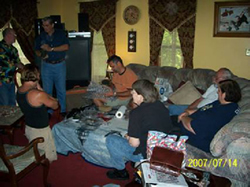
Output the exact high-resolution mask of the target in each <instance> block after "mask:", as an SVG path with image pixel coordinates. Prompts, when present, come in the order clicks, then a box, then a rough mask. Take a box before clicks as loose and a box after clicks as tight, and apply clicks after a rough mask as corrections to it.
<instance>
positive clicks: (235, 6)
mask: <svg viewBox="0 0 250 187" xmlns="http://www.w3.org/2000/svg"><path fill="white" fill-rule="evenodd" d="M213 36H214V37H250V1H231V2H215V7H214V35H213Z"/></svg>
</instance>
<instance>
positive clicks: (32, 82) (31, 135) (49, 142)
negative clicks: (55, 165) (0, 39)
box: [16, 64, 59, 162]
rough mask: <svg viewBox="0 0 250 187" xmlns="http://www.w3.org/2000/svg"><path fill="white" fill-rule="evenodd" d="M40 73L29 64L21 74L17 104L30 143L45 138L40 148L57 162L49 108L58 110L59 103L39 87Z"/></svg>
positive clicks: (50, 158)
mask: <svg viewBox="0 0 250 187" xmlns="http://www.w3.org/2000/svg"><path fill="white" fill-rule="evenodd" d="M39 80H40V73H39V71H38V69H37V68H36V66H34V65H32V64H27V65H25V66H24V68H23V71H22V72H21V81H22V86H21V87H19V88H18V90H17V95H16V98H17V102H18V105H19V106H20V108H21V111H22V112H23V114H24V117H25V123H26V126H25V135H26V137H27V138H28V140H29V142H31V141H32V140H33V139H35V138H37V137H43V138H44V142H43V143H40V144H38V148H40V149H43V150H44V151H45V155H46V157H47V158H48V159H49V161H50V162H52V161H53V160H57V153H56V147H55V143H54V138H53V136H52V133H51V129H50V127H49V116H48V113H47V107H49V108H52V109H53V110H56V109H57V108H58V107H59V104H58V101H57V100H56V99H55V98H53V97H51V96H50V95H49V94H47V93H46V92H44V91H43V90H42V88H41V87H40V85H39V83H38V82H39Z"/></svg>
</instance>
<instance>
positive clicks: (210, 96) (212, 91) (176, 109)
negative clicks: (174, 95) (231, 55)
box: [168, 68, 233, 116]
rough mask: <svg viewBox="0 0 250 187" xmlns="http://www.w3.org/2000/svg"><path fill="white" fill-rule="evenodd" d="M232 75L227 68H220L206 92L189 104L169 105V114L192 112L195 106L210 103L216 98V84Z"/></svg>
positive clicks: (199, 106)
mask: <svg viewBox="0 0 250 187" xmlns="http://www.w3.org/2000/svg"><path fill="white" fill-rule="evenodd" d="M232 77H233V74H232V72H231V71H230V70H229V69H227V68H220V69H219V70H218V71H217V72H216V75H215V77H214V80H213V84H212V85H211V86H210V87H209V88H208V89H207V90H206V92H205V93H204V94H203V95H202V96H201V97H200V98H199V99H197V100H195V101H194V102H193V103H192V104H190V105H169V107H168V109H169V114H170V115H171V116H172V115H180V114H181V113H183V112H184V111H186V112H188V113H193V111H196V110H197V108H201V107H203V106H205V105H207V104H209V103H212V102H214V101H216V100H217V99H218V94H217V90H218V88H217V84H218V83H219V82H220V81H223V80H226V79H231V78H232Z"/></svg>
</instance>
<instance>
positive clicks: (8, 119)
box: [0, 106, 24, 144]
mask: <svg viewBox="0 0 250 187" xmlns="http://www.w3.org/2000/svg"><path fill="white" fill-rule="evenodd" d="M18 124H20V125H21V126H22V125H23V124H24V115H23V113H22V111H21V109H20V108H19V107H18V106H0V129H1V130H3V131H4V132H5V133H7V135H8V136H9V139H10V143H11V144H13V143H14V135H13V134H14V129H15V128H16V127H17V126H18Z"/></svg>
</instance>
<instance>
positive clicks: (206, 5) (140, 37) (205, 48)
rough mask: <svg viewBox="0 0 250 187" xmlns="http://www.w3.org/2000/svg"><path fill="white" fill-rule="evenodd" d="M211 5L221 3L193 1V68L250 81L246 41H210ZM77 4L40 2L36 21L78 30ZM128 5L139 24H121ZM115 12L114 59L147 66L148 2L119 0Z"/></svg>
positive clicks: (249, 43) (74, 0)
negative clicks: (132, 38)
mask: <svg viewBox="0 0 250 187" xmlns="http://www.w3.org/2000/svg"><path fill="white" fill-rule="evenodd" d="M81 1H84V0H81ZM85 1H87V0H85ZM215 1H222V0H197V17H196V32H195V46H194V48H195V49H194V67H195V68H210V69H214V70H217V69H219V68H220V67H228V68H229V69H231V70H232V71H233V73H234V74H236V75H238V76H241V77H245V78H248V79H250V73H248V72H249V70H250V57H247V56H245V50H246V48H250V39H249V38H224V37H223V38H222V37H213V24H214V2H215ZM227 1H233V0H227ZM247 1H248V0H247ZM78 2H79V1H78V0H70V1H68V0H41V1H40V4H38V12H39V17H44V16H47V15H56V14H59V15H61V17H62V22H64V23H65V26H66V29H67V30H78V21H77V14H78V13H79V4H78ZM129 5H135V6H137V7H138V8H139V9H140V11H141V17H140V20H139V22H138V23H137V24H135V25H128V24H126V23H125V22H124V20H123V11H124V9H125V8H126V7H127V6H129ZM116 11H117V15H116V53H117V55H120V56H121V57H122V58H123V60H124V63H125V64H128V63H131V62H133V63H140V64H145V65H148V64H149V34H148V33H149V18H148V0H136V1H135V0H119V1H118V2H117V9H116ZM131 29H133V30H135V31H137V52H136V53H131V52H127V42H128V36H127V35H128V31H130V30H131Z"/></svg>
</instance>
